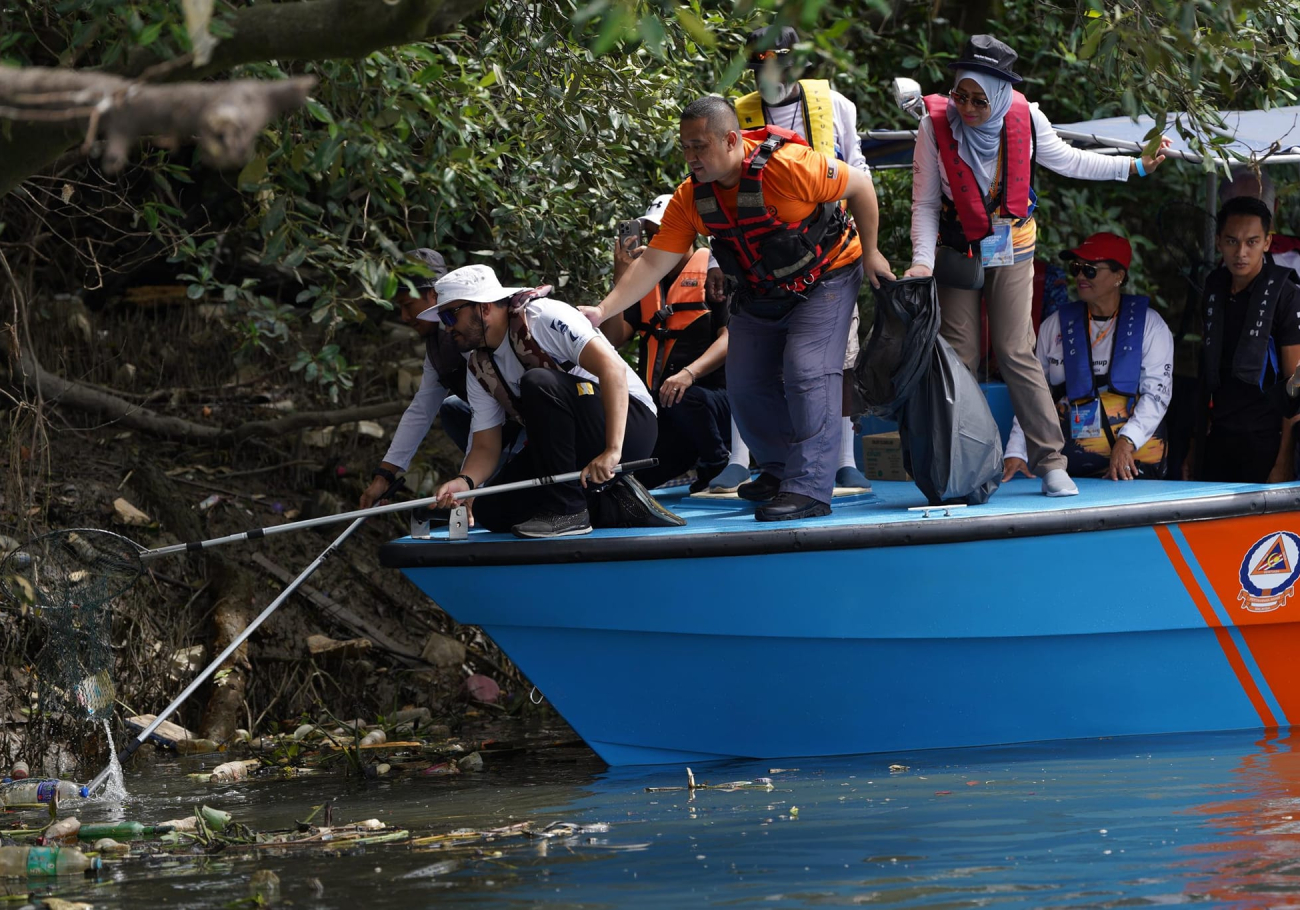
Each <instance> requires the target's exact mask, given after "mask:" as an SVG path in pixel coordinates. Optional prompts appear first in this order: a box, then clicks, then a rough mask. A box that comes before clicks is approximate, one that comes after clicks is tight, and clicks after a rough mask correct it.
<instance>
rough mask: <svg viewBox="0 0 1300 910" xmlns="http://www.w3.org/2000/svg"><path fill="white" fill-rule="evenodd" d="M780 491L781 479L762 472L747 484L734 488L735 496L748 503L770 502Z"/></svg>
mask: <svg viewBox="0 0 1300 910" xmlns="http://www.w3.org/2000/svg"><path fill="white" fill-rule="evenodd" d="M780 490H781V478H779V477H777V476H776V475H775V474H769V473H767V472H766V471H764V472H763V473H762V474H759V475H758V476H757V477H755V478H754V479H753V480H751V481H750V482H749V483H742V484H741V485H740V486H738V487H736V495H737V496H739V497H740V498H741V499H748V500H749V501H750V502H771V501H772V499H773V498H774V497H775V496H776V494H777V493H778V492H780Z"/></svg>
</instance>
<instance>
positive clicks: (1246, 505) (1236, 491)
mask: <svg viewBox="0 0 1300 910" xmlns="http://www.w3.org/2000/svg"><path fill="white" fill-rule="evenodd" d="M1078 485H1079V495H1078V496H1070V497H1062V498H1049V497H1046V496H1043V495H1042V493H1041V492H1040V482H1039V481H1038V480H1037V479H1029V478H1024V477H1019V478H1016V479H1015V480H1012V481H1010V482H1009V483H1005V484H1003V485H1002V486H1001V488H999V489H998V491H997V492H996V493H995V494H994V496H993V497H992V499H990V500H989V501H988V502H987V503H984V504H983V505H978V506H958V507H952V508H951V509H947V512H946V514H945V509H946V508H947V507H944V506H928V505H927V503H926V500H925V497H924V496H923V495H922V494H921V492H920V491H919V490H918V489H917V488H916V486H915V485H914V484H912V483H910V482H908V483H904V482H880V481H878V482H876V483H875V484H874V489H873V491H872V492H871V493H862V494H857V495H848V496H842V497H836V498H835V500H834V503H833V507H834V511H833V512H832V513H831V514H830V515H828V516H825V517H822V518H812V519H807V520H804V521H798V522H758V521H755V519H754V509H755V504H754V503H751V502H746V501H744V500H740V499H712V498H699V497H692V496H688V495H687V494H686V489H685V487H674V488H668V489H665V490H657V491H655V495H656V497H657V498H658V499H659V501H660V502H661V503H663V504H664V505H665V506H667V507H668V508H670V509H672V510H673V511H674V512H676V513H677V514H678V515H680V516H682V517H683V518H685V519H686V521H687V523H686V525H685V527H680V528H602V529H597V530H596V531H594V532H593V533H592V534H590V535H586V536H582V537H568V538H560V539H556V540H519V539H517V538H514V537H512V536H511V535H508V534H492V533H489V532H486V531H480V530H471V531H470V533H469V538H468V540H463V541H448V540H446V531H445V529H439V528H437V527H436V526H435V528H434V529H433V537H432V538H431V539H429V540H424V539H414V538H411V537H405V538H401V539H399V540H395V541H393V542H391V543H389V544H387V545H386V546H385V547H384V548H383V550H382V552H381V560H382V562H383V564H384V565H387V566H390V567H395V568H407V567H420V566H438V565H468V564H473V565H499V564H530V563H548V562H556V561H565V562H590V561H610V560H642V559H672V558H683V557H687V558H689V557H702V556H720V555H745V554H761V553H768V552H788V551H790V550H798V549H809V550H828V549H829V550H833V549H850V548H862V547H882V546H909V545H915V544H926V543H950V542H960V541H966V540H981V539H996V538H1008V537H1028V536H1040V535H1045V534H1066V533H1076V532H1081V531H1101V530H1114V529H1119V528H1126V527H1140V526H1149V525H1152V524H1165V523H1171V522H1185V521H1196V520H1201V519H1210V518H1229V517H1234V516H1239V515H1257V514H1264V513H1269V512H1278V511H1289V510H1295V509H1300V482H1297V483H1292V484H1281V485H1264V484H1237V483H1233V484H1226V483H1223V484H1212V483H1196V482H1183V481H1131V482H1122V483H1121V482H1115V481H1108V480H1091V479H1083V480H1079V481H1078ZM927 509H928V512H927V511H925V510H927Z"/></svg>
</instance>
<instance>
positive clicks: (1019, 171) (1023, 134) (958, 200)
mask: <svg viewBox="0 0 1300 910" xmlns="http://www.w3.org/2000/svg"><path fill="white" fill-rule="evenodd" d="M925 109H926V111H927V112H929V114H930V125H931V126H933V127H934V140H935V143H936V144H937V145H938V147H939V160H940V161H942V162H943V169H944V171H945V172H946V173H947V175H948V188H949V189H950V190H951V191H952V202H953V204H954V205H955V206H956V209H957V218H958V220H959V222H960V224H961V230H962V233H963V234H964V235H965V238H966V241H967V243H978V242H979V241H981V240H983V239H984V238H985V237H987V236H988V235H989V234H991V233H993V219H992V212H993V208H994V206H995V205H996V204H997V203H998V202H999V201H1000V203H1001V212H1002V214H1003V215H1004V216H1007V217H1011V218H1028V217H1029V188H1030V184H1031V182H1032V174H1033V167H1034V146H1033V132H1034V127H1033V116H1032V113H1031V111H1030V110H1029V101H1028V100H1027V99H1026V98H1025V96H1024V95H1022V94H1020V92H1012V93H1011V109H1010V110H1008V111H1007V115H1006V117H1005V118H1004V119H1003V121H1002V150H1003V153H1002V154H1001V155H1000V156H999V157H1000V159H1001V172H1000V173H998V174H995V175H994V181H995V182H996V184H997V186H998V195H999V196H1000V197H1001V198H1000V200H989V199H987V198H985V196H984V194H983V193H982V192H981V191H980V187H979V182H978V181H976V179H975V174H974V172H973V171H972V170H971V168H970V165H969V164H967V163H966V162H965V161H963V160H962V159H961V155H960V154H959V153H958V146H957V137H956V136H954V135H953V132H952V124H951V123H949V122H948V96H947V95H926V96H925ZM946 201H947V200H945V202H946ZM945 208H947V206H945ZM940 233H941V234H942V233H944V232H943V229H942V227H941V228H940ZM950 245H951V244H950Z"/></svg>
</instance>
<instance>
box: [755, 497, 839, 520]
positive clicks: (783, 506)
mask: <svg viewBox="0 0 1300 910" xmlns="http://www.w3.org/2000/svg"><path fill="white" fill-rule="evenodd" d="M829 514H831V507H830V506H829V505H827V504H826V503H824V502H821V501H820V500H816V499H813V498H812V497H811V496H804V495H803V494H802V493H778V494H776V498H775V499H773V500H772V501H771V502H770V503H768V504H767V505H765V506H763V507H762V508H761V509H759V510H758V511H757V512H755V513H754V517H755V518H757V519H758V520H759V521H797V520H798V519H800V518H816V517H818V516H819V515H829Z"/></svg>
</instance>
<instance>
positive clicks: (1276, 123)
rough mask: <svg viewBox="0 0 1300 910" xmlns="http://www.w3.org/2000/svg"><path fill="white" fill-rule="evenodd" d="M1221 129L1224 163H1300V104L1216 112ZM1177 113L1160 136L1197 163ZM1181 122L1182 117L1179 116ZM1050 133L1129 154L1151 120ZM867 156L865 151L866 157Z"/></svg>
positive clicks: (1070, 126)
mask: <svg viewBox="0 0 1300 910" xmlns="http://www.w3.org/2000/svg"><path fill="white" fill-rule="evenodd" d="M1219 116H1220V117H1221V118H1222V119H1223V128H1222V129H1218V128H1215V129H1214V132H1216V133H1218V134H1220V135H1222V136H1223V137H1224V138H1226V139H1228V140H1230V141H1229V142H1228V143H1227V144H1226V145H1225V146H1224V147H1223V148H1224V153H1223V156H1220V159H1221V160H1222V161H1223V163H1224V164H1225V165H1231V164H1233V163H1235V162H1236V160H1237V159H1236V158H1234V157H1233V156H1232V154H1231V153H1234V152H1235V153H1236V154H1237V155H1241V156H1242V157H1244V158H1245V159H1247V160H1256V161H1259V163H1260V164H1296V163H1300V105H1297V106H1293V107H1278V108H1273V109H1272V110H1268V111H1222V112H1220V115H1219ZM1179 117H1184V118H1185V115H1182V114H1172V115H1170V117H1169V122H1168V126H1167V128H1166V130H1165V135H1167V136H1168V137H1169V139H1170V140H1171V141H1172V142H1173V146H1172V148H1171V149H1170V150H1169V152H1167V153H1166V154H1168V155H1169V156H1170V157H1171V158H1182V159H1185V160H1187V161H1193V162H1200V161H1201V156H1200V155H1198V154H1196V153H1195V152H1193V151H1192V150H1191V149H1190V147H1189V146H1188V145H1187V142H1186V141H1185V140H1184V139H1183V137H1182V136H1180V135H1178V132H1177V130H1176V129H1174V124H1175V123H1176V122H1177V118H1179ZM1184 122H1185V120H1184ZM1053 126H1054V127H1055V128H1056V132H1057V133H1058V134H1059V135H1060V136H1061V138H1062V139H1065V140H1066V141H1067V142H1071V143H1073V144H1074V145H1077V146H1080V147H1083V148H1092V149H1097V150H1101V149H1115V150H1117V151H1125V152H1133V151H1137V150H1138V149H1139V148H1141V147H1142V143H1143V141H1144V140H1145V137H1146V134H1147V133H1148V132H1150V131H1151V129H1152V128H1153V127H1154V126H1155V121H1154V120H1153V119H1152V118H1150V117H1147V116H1142V117H1139V118H1138V119H1137V121H1136V122H1134V121H1133V120H1130V119H1129V118H1128V117H1106V118H1104V119H1102V120H1087V121H1084V122H1083V123H1057V124H1053ZM864 139H865V140H867V141H865V142H864V143H863V146H864V148H863V151H864V152H867V151H868V149H869V148H870V147H871V146H872V145H875V144H877V143H885V142H898V141H901V140H908V139H910V140H913V141H915V139H916V130H872V131H871V132H868V133H866V134H865V135H864ZM870 159H871V155H870V154H868V160H870ZM903 164H905V162H902V161H898V160H897V156H896V157H895V160H894V161H890V162H889V163H888V164H886V165H885V166H890V165H894V166H898V165H903Z"/></svg>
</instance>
